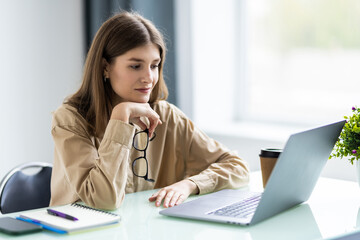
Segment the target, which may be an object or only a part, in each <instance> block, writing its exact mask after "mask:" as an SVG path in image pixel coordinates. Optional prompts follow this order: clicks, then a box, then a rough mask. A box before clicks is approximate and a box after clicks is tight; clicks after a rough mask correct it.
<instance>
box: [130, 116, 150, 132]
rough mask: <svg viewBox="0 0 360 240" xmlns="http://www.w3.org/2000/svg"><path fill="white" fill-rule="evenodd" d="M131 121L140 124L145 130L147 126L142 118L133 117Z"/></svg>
mask: <svg viewBox="0 0 360 240" xmlns="http://www.w3.org/2000/svg"><path fill="white" fill-rule="evenodd" d="M131 122H132V123H135V124H136V125H138V126H139V127H140V128H141V130H145V129H146V128H147V126H146V124H145V123H144V122H143V121H141V120H140V118H132V119H131Z"/></svg>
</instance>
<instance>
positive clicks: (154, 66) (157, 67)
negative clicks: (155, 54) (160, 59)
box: [151, 64, 159, 69]
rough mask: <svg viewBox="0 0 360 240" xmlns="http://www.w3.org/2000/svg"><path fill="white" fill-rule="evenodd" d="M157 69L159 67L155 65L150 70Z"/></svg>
mask: <svg viewBox="0 0 360 240" xmlns="http://www.w3.org/2000/svg"><path fill="white" fill-rule="evenodd" d="M158 67H159V65H156V64H155V65H152V66H151V68H152V69H155V68H158Z"/></svg>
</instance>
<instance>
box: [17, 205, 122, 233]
mask: <svg viewBox="0 0 360 240" xmlns="http://www.w3.org/2000/svg"><path fill="white" fill-rule="evenodd" d="M50 209H53V210H56V211H59V212H61V213H64V214H67V215H71V216H73V217H75V218H77V219H78V220H77V221H73V220H69V219H66V218H62V217H59V216H54V215H50V214H49V213H48V212H47V209H41V210H38V211H30V212H26V213H22V214H21V215H20V218H19V219H21V220H24V221H27V222H32V223H35V224H38V225H41V226H43V227H44V228H45V229H48V230H53V231H55V232H59V233H71V232H75V231H81V230H86V229H91V228H96V227H102V226H106V225H111V224H115V223H118V222H119V221H120V216H119V215H117V214H114V213H110V212H106V211H102V210H99V209H95V208H91V207H88V206H85V205H82V204H78V203H73V204H68V205H63V206H57V207H51V208H50ZM57 230H60V231H57Z"/></svg>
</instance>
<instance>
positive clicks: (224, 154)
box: [185, 120, 249, 194]
mask: <svg viewBox="0 0 360 240" xmlns="http://www.w3.org/2000/svg"><path fill="white" fill-rule="evenodd" d="M185 125H186V129H187V130H186V132H187V133H188V142H189V146H188V154H189V155H188V156H187V158H186V159H187V175H188V176H191V177H189V179H190V180H191V181H193V182H194V183H195V184H196V185H197V186H198V188H199V194H205V193H209V192H213V191H218V190H221V189H225V188H239V187H242V186H245V185H246V184H248V182H249V169H248V166H247V163H246V162H245V161H244V160H242V159H240V158H239V157H238V156H237V154H235V153H234V152H232V151H229V150H228V149H227V148H225V147H224V146H223V145H221V144H220V143H219V142H217V141H215V140H214V139H212V138H210V137H208V136H207V135H206V134H205V133H203V132H202V131H200V130H199V129H198V128H196V127H195V126H194V125H193V124H192V122H191V121H190V120H187V121H186V124H185Z"/></svg>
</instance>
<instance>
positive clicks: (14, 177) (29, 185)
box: [0, 162, 52, 214]
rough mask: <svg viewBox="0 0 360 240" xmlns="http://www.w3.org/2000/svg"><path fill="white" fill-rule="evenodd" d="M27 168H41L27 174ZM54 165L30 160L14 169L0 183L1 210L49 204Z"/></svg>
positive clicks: (17, 209) (8, 210) (19, 209)
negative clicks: (25, 171)
mask: <svg viewBox="0 0 360 240" xmlns="http://www.w3.org/2000/svg"><path fill="white" fill-rule="evenodd" d="M26 169H34V170H36V169H40V171H37V172H36V173H34V174H30V175H29V174H26V173H24V172H23V171H24V170H26ZM51 172H52V165H51V164H50V163H45V162H30V163H25V164H21V165H19V166H17V167H15V168H14V169H12V170H11V171H10V172H9V173H8V174H6V176H5V177H4V178H3V180H2V181H1V183H0V212H1V213H3V214H5V213H12V212H18V211H24V210H29V209H35V208H42V207H47V206H49V203H50V179H51Z"/></svg>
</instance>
